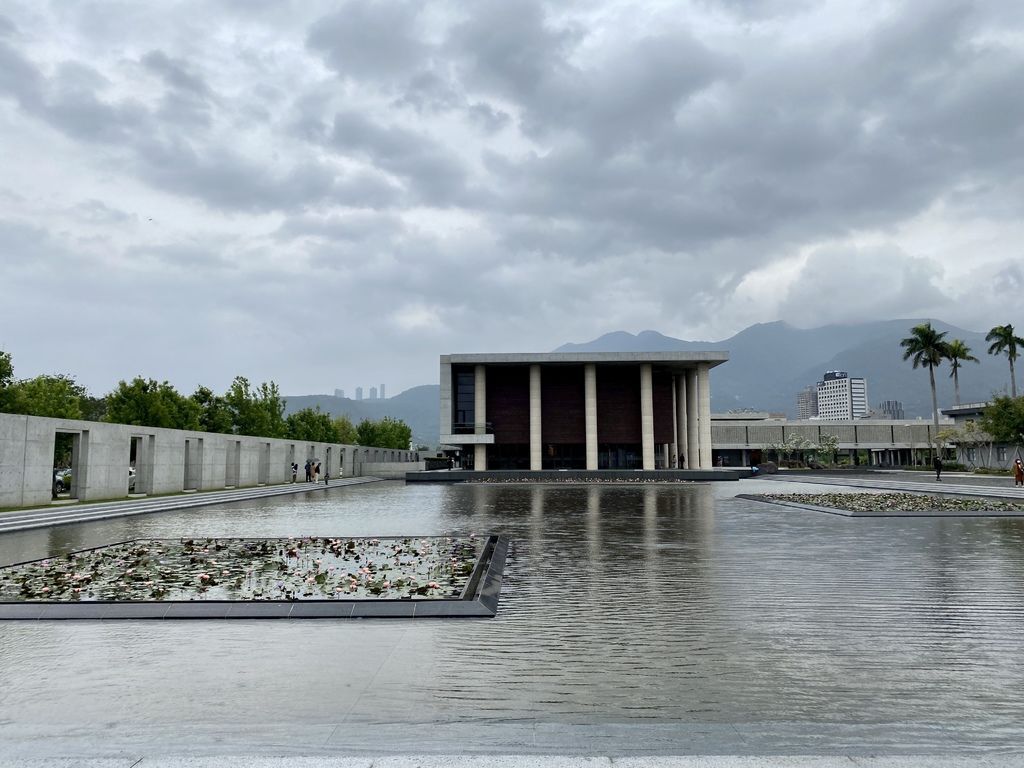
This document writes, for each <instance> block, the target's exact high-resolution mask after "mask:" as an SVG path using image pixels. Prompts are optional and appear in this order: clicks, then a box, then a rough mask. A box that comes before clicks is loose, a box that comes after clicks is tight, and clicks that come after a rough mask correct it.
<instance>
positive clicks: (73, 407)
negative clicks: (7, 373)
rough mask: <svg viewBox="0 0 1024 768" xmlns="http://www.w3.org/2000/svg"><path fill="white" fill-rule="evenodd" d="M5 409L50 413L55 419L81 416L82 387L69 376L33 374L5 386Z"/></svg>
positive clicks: (8, 410)
mask: <svg viewBox="0 0 1024 768" xmlns="http://www.w3.org/2000/svg"><path fill="white" fill-rule="evenodd" d="M4 390H5V393H4V400H5V403H4V409H5V410H6V411H7V412H8V413H24V414H27V415H29V416H50V417H52V418H57V419H80V418H82V399H83V398H84V397H85V387H82V386H80V385H78V384H76V383H75V380H74V379H72V378H71V377H70V376H64V375H59V376H36V377H35V378H34V379H23V380H21V381H16V382H14V383H12V384H10V385H9V386H7V387H5V388H4Z"/></svg>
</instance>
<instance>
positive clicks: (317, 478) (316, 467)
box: [313, 461, 320, 485]
mask: <svg viewBox="0 0 1024 768" xmlns="http://www.w3.org/2000/svg"><path fill="white" fill-rule="evenodd" d="M319 482H320V462H319V461H318V462H317V463H316V464H314V465H313V485H316V484H317V483H319Z"/></svg>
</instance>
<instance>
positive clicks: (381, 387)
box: [380, 384, 388, 400]
mask: <svg viewBox="0 0 1024 768" xmlns="http://www.w3.org/2000/svg"><path fill="white" fill-rule="evenodd" d="M387 397H388V396H387V395H385V394H384V385H383V384H381V385H380V399H381V400H387Z"/></svg>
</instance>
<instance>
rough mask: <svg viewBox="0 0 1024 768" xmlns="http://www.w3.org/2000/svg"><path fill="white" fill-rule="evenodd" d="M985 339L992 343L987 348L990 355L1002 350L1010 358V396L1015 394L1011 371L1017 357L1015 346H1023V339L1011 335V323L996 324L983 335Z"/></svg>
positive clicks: (997, 353) (1015, 387) (999, 353)
mask: <svg viewBox="0 0 1024 768" xmlns="http://www.w3.org/2000/svg"><path fill="white" fill-rule="evenodd" d="M985 341H991V342H992V345H991V346H990V347H989V348H988V353H989V354H990V355H1001V354H1002V353H1003V352H1005V353H1006V356H1007V357H1008V358H1010V396H1011V397H1016V396H1017V376H1016V375H1015V374H1014V372H1013V361H1014V360H1016V359H1017V346H1018V345H1020V346H1022V347H1024V339H1022V338H1021V337H1020V336H1014V335H1013V326H1012V325H1009V324H1007V325H997V326H996V327H995V328H993V329H992V330H991V331H989V332H988V335H987V336H985Z"/></svg>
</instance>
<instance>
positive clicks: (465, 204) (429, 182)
mask: <svg viewBox="0 0 1024 768" xmlns="http://www.w3.org/2000/svg"><path fill="white" fill-rule="evenodd" d="M32 7H33V6H32V5H31V4H28V3H25V4H23V5H19V4H18V3H17V2H15V3H12V4H11V5H10V8H6V7H5V14H6V15H7V16H8V17H9V18H2V19H0V100H2V109H3V110H4V113H5V120H4V121H0V141H3V146H4V147H5V149H7V148H8V147H10V148H11V150H10V152H9V157H8V158H5V160H8V161H9V162H10V164H11V167H12V169H17V173H16V172H15V170H12V171H11V173H12V176H13V175H17V176H18V177H23V178H25V179H26V183H25V184H24V185H22V184H19V185H18V187H17V188H14V187H12V189H16V191H17V194H16V195H6V196H5V198H4V199H5V215H6V214H7V213H10V217H9V218H10V220H9V222H8V223H7V224H6V228H2V229H0V248H3V249H4V250H3V252H4V253H5V254H6V253H11V254H19V262H18V263H15V264H10V263H7V260H0V281H2V282H3V284H4V285H5V290H6V289H7V286H8V285H11V286H14V289H13V291H14V292H15V293H17V294H18V295H17V297H16V299H15V302H14V304H15V305H16V306H15V307H14V308H12V307H8V308H6V309H4V310H2V311H0V327H4V328H11V327H17V324H18V323H19V322H20V323H24V320H23V319H19V318H22V317H24V316H27V315H19V314H18V312H26V311H28V309H27V308H28V307H29V305H30V301H35V302H37V303H38V302H39V301H41V300H43V298H45V297H49V296H50V294H51V292H52V279H51V277H52V276H51V275H50V274H49V273H50V272H52V271H53V270H54V269H60V270H61V271H62V273H67V274H68V275H69V277H70V278H71V279H73V280H74V281H77V282H76V283H75V284H76V285H80V286H81V287H82V289H83V291H87V295H89V296H94V297H96V299H95V301H94V304H95V306H92V305H90V306H85V305H84V304H83V305H82V306H79V305H76V306H75V311H76V313H77V314H76V317H79V316H80V317H82V318H83V320H82V323H81V324H82V327H83V328H85V329H88V332H89V333H91V334H92V336H93V337H94V338H96V339H98V341H97V343H96V346H95V348H94V350H93V352H94V354H93V358H95V359H93V360H86V359H84V358H81V359H80V358H77V357H76V358H75V359H74V360H68V361H67V362H68V363H69V364H70V363H74V366H75V367H76V370H79V369H78V368H77V366H79V365H81V366H83V367H82V368H81V369H80V370H82V371H88V372H89V376H96V377H97V378H100V377H101V376H102V375H103V374H102V371H103V370H116V371H118V375H119V376H121V377H124V376H131V375H134V374H135V373H136V372H137V371H134V370H124V369H123V366H124V365H128V366H131V365H134V364H135V362H136V360H135V358H132V360H130V361H128V362H125V361H124V359H123V353H122V350H121V346H122V344H123V333H122V332H121V331H122V327H123V323H122V322H120V320H119V319H118V318H116V317H115V316H114V314H115V313H113V312H111V311H110V310H109V309H106V310H105V309H104V307H113V306H118V305H119V304H118V302H119V301H121V298H119V297H127V299H125V300H124V301H125V304H126V309H125V310H123V311H122V312H120V313H117V314H124V313H125V312H129V313H134V312H142V311H143V310H145V311H146V312H147V313H149V314H148V315H147V317H149V316H152V318H153V320H152V322H150V321H149V320H146V321H145V322H144V323H143V325H144V328H143V329H142V330H143V331H144V332H145V333H146V334H150V335H152V336H153V338H154V339H156V340H157V341H158V348H159V350H160V351H161V352H162V353H165V354H166V355H168V356H169V357H168V358H167V359H165V360H164V361H163V362H162V363H161V358H160V355H158V354H157V353H156V352H154V353H153V354H152V355H150V353H149V351H148V349H147V352H146V353H145V355H144V356H143V357H144V358H145V359H144V360H140V363H139V364H144V365H145V366H148V367H152V368H155V367H158V366H160V365H163V366H164V369H163V370H154V371H153V375H154V377H156V378H160V379H162V378H168V377H172V378H173V375H174V371H173V370H172V369H173V366H174V365H176V364H177V362H180V361H181V360H185V359H188V360H190V361H195V362H194V364H192V362H190V365H189V370H190V371H194V375H197V376H200V377H201V378H205V379H206V380H208V381H209V383H211V384H213V385H217V378H218V377H219V378H220V379H221V380H225V379H226V380H230V376H232V375H234V374H235V373H246V374H247V375H250V377H251V378H256V379H259V378H260V377H261V375H262V376H263V378H274V377H276V378H278V380H280V381H282V384H283V385H287V386H288V387H289V388H291V387H294V388H293V389H292V391H309V390H311V389H317V388H320V389H325V390H330V389H331V388H333V385H338V386H346V385H347V386H354V385H355V383H357V381H346V380H345V378H344V377H345V376H347V375H350V374H349V373H347V372H346V371H344V370H341V368H346V369H347V368H348V367H350V366H359V367H361V368H365V369H367V370H379V371H385V370H388V371H391V372H392V374H393V376H394V378H392V379H390V380H389V388H391V389H395V388H400V387H401V386H407V385H411V384H415V383H420V382H422V381H429V380H431V379H432V377H434V376H435V375H436V355H437V354H438V353H441V352H446V351H459V350H469V349H508V350H515V349H546V348H551V347H554V346H557V345H558V344H559V343H561V342H563V341H565V340H567V339H569V338H572V339H585V338H588V337H592V336H597V335H599V334H600V333H602V332H604V331H608V330H615V329H619V328H622V329H626V330H632V331H636V330H640V329H643V328H657V329H658V330H661V331H663V332H665V333H670V334H673V335H681V336H694V335H710V336H714V337H722V336H726V335H728V334H729V333H732V332H734V331H736V330H738V324H745V323H747V322H754V321H764V320H770V319H774V318H775V317H778V316H782V317H785V318H787V319H790V320H793V321H797V322H801V324H807V318H815V319H818V320H820V321H822V322H825V321H830V320H831V321H849V320H856V319H863V318H865V317H868V316H903V317H906V316H912V315H916V316H934V317H943V319H948V320H951V321H960V322H966V321H971V322H974V321H977V322H979V323H981V325H983V326H984V325H992V324H994V323H995V322H997V321H998V322H1003V321H1004V320H1005V318H1003V317H999V318H995V319H989V318H987V316H985V315H984V312H985V311H987V310H984V309H983V308H981V307H984V306H999V307H1001V308H1009V309H1012V310H1013V311H1019V310H1020V309H1024V307H1022V306H1021V301H1020V300H1018V299H1017V298H1016V294H1017V293H1019V291H1015V290H1013V286H1014V285H1016V281H1019V279H1020V277H1019V275H1018V274H1017V273H1016V272H1015V271H1014V270H1015V267H1013V266H1012V265H1013V263H1014V262H1015V261H1016V260H1018V259H1019V256H1020V253H1019V242H1020V237H1021V236H1022V235H1024V232H1021V231H1020V225H1019V221H1020V216H1021V213H1022V201H1024V187H1022V184H1024V182H1022V181H1021V179H1022V178H1024V173H1022V170H1024V168H1022V164H1024V158H1022V156H1021V154H1020V152H1019V147H1020V143H1021V139H1022V136H1021V132H1020V130H1021V129H1020V126H1021V125H1024V102H1022V101H1021V100H1019V99H1015V98H1013V94H1014V93H1015V92H1016V90H1018V84H1019V82H1020V81H1021V79H1022V75H1024V50H1022V45H1021V43H1020V40H1021V29H1024V7H1022V6H1020V4H1019V3H1014V2H1011V1H1010V0H1002V1H1000V0H993V1H992V2H989V3H985V4H978V3H972V2H958V1H957V0H949V2H939V3H936V2H926V1H925V0H899V1H898V2H895V3H892V4H890V6H889V7H888V11H887V12H886V13H885V14H882V13H880V12H878V13H877V15H875V14H876V12H875V11H873V10H871V8H870V7H869V6H867V5H864V6H856V5H855V4H854V3H853V2H852V1H851V2H849V3H847V2H841V1H840V2H837V3H831V4H827V5H822V4H819V3H810V2H805V1H804V0H797V1H795V2H783V0H731V1H729V2H710V0H690V2H684V4H683V5H682V6H679V7H672V8H669V9H667V10H661V9H659V8H658V7H656V6H642V7H635V8H634V7H630V8H626V7H625V6H624V5H622V4H603V3H600V4H597V5H593V4H584V3H569V4H555V3H551V2H540V1H539V0H533V1H528V2H524V3H506V2H500V1H498V0H485V1H484V2H480V3H473V4H470V5H461V6H458V5H448V4H437V5H428V6H424V5H421V4H410V3H407V2H394V1H388V2H366V1H359V0H357V1H353V2H347V3H345V4H344V5H342V6H341V7H329V8H325V6H321V5H320V4H306V3H286V4H281V3H270V2H268V3H262V4H257V5H252V4H247V5H245V6H239V5H236V4H233V3H230V2H216V3H200V2H198V0H176V1H175V2H171V3H168V4H166V5H162V6H160V7H154V8H147V9H146V10H145V11H144V12H143V11H140V10H138V9H133V8H132V7H131V6H130V5H129V6H123V7H120V6H119V7H118V8H117V9H115V8H114V7H113V6H110V7H109V8H108V7H105V6H104V5H103V4H95V5H88V6H85V5H74V6H72V5H66V4H58V5H56V6H53V7H52V8H51V9H50V11H48V12H46V13H41V12H36V11H34V10H32ZM858 8H860V11H862V12H858ZM8 186H11V185H8ZM135 212H137V213H135ZM154 214H155V215H154ZM150 217H152V218H154V219H156V221H155V222H153V223H150V222H148V219H149V218H150ZM140 219H142V220H141V221H140ZM143 224H144V225H143ZM931 224H935V225H936V226H937V227H939V228H941V230H942V231H943V232H954V233H956V232H959V231H961V230H963V231H969V232H970V233H972V235H971V238H972V239H968V238H966V237H964V239H963V241H962V242H956V243H953V242H950V240H951V238H949V237H946V238H943V237H940V236H938V235H933V234H931V232H930V225H931ZM793 265H802V266H800V267H796V266H793ZM751 275H756V279H754V278H751V279H750V280H747V279H746V278H747V277H749V276H751ZM101 277H102V278H103V279H101ZM76 295H77V294H76ZM183 296H187V297H188V298H189V302H191V303H193V304H196V306H200V305H201V308H200V309H198V310H195V311H193V312H191V313H186V312H183V307H182V302H183V299H182V297H183ZM971 297H976V300H971ZM72 301H75V302H77V301H79V299H72ZM1001 311H1003V310H1001ZM325 318H329V320H325ZM366 318H372V323H371V327H372V328H373V333H372V334H370V335H365V334H359V333H354V332H347V333H343V332H338V333H334V332H333V330H335V329H347V330H348V331H352V329H355V328H360V327H363V325H365V323H366ZM328 323H329V325H326V324H328ZM322 326H324V327H329V329H330V330H331V331H332V332H325V333H323V334H320V333H319V330H320V328H321V327H322ZM310 328H315V329H317V331H318V337H320V336H321V335H322V337H323V338H324V339H325V341H324V342H323V350H322V354H321V355H318V357H320V358H322V359H323V362H320V360H318V361H317V362H316V363H315V364H314V363H312V362H311V361H309V359H308V358H309V355H308V354H300V353H299V352H297V351H296V352H293V350H292V346H293V344H295V339H296V334H297V333H298V338H299V339H300V340H301V333H302V330H303V329H310ZM552 329H556V330H555V331H553V330H552ZM46 330H47V331H53V332H59V329H58V328H57V327H53V328H47V329H46ZM553 333H554V334H555V336H552V334H553ZM207 337H209V339H212V340H208V338H207ZM225 337H228V338H231V339H232V340H233V341H234V342H236V343H233V344H232V345H231V349H230V352H228V353H224V352H223V345H222V344H219V343H217V342H216V341H214V340H218V339H223V338H225ZM196 339H200V341H199V342H198V343H197V342H196V341H195V340H196ZM0 342H2V343H10V342H8V341H5V340H0ZM267 344H270V345H273V348H274V349H275V350H278V351H280V353H281V355H282V356H281V357H280V358H279V359H278V358H275V360H274V361H273V362H267V359H266V358H267V355H266V353H265V349H266V345H267ZM295 346H296V347H297V349H298V350H301V349H302V347H303V345H302V344H301V343H300V344H297V345H295ZM18 352H19V354H20V356H21V359H22V360H26V359H29V360H35V361H36V363H37V364H38V365H39V366H41V367H43V368H45V366H44V361H43V357H42V356H38V357H33V355H37V354H38V353H37V352H30V351H26V348H25V347H24V346H19V348H18ZM395 360H401V361H403V362H402V363H397V362H395ZM332 361H335V362H332ZM336 361H344V363H343V364H341V363H338V362H336ZM357 361H358V362H357ZM406 361H408V362H406ZM34 364H35V363H34ZM264 366H266V367H265V368H264ZM272 369H273V370H272ZM264 370H265V371H266V372H267V373H266V374H261V371H264ZM282 371H283V373H282ZM392 374H389V375H392ZM351 375H352V376H355V375H356V374H354V373H353V374H351ZM285 376H287V377H288V379H287V380H286V379H285ZM332 377H333V378H332ZM402 377H404V378H402ZM382 378H383V377H382ZM339 379H340V380H339ZM399 381H401V384H400V383H399ZM225 383H226V382H225ZM361 383H363V384H365V383H366V382H365V381H363V382H361ZM378 383H379V382H378Z"/></svg>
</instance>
